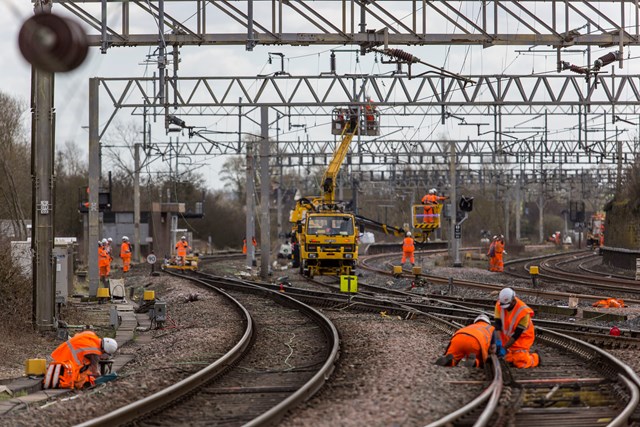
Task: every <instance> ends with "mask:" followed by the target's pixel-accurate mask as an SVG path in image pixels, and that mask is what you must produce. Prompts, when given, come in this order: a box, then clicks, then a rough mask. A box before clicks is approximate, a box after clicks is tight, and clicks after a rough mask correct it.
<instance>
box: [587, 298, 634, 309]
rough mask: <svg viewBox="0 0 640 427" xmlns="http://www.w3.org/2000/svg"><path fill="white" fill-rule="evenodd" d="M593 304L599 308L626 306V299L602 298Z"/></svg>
mask: <svg viewBox="0 0 640 427" xmlns="http://www.w3.org/2000/svg"><path fill="white" fill-rule="evenodd" d="M591 306H592V307H598V308H623V307H626V305H624V300H622V299H620V298H607V299H601V300H600V301H597V302H594V303H593V304H592V305H591Z"/></svg>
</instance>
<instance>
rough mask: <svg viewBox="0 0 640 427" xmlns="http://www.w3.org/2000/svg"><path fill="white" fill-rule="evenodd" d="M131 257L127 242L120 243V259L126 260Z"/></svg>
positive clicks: (129, 246)
mask: <svg viewBox="0 0 640 427" xmlns="http://www.w3.org/2000/svg"><path fill="white" fill-rule="evenodd" d="M130 256H131V245H130V244H129V242H122V245H120V258H126V257H130Z"/></svg>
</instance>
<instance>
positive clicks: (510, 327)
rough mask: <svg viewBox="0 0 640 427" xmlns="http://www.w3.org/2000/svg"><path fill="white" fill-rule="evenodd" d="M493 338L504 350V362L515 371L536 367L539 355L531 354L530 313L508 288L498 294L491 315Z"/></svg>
mask: <svg viewBox="0 0 640 427" xmlns="http://www.w3.org/2000/svg"><path fill="white" fill-rule="evenodd" d="M494 317H495V321H494V326H495V334H496V335H497V336H496V339H500V341H501V342H502V344H503V345H504V349H505V350H506V355H505V356H504V360H505V361H507V362H508V363H511V364H512V365H513V366H515V367H516V368H535V367H536V366H539V365H540V354H539V353H531V346H532V345H533V342H534V341H535V338H536V334H535V328H534V326H533V320H532V317H533V310H532V309H531V308H529V306H527V304H525V303H524V302H523V301H522V300H521V299H520V298H517V297H516V293H515V291H514V290H513V289H511V288H504V289H502V290H501V291H500V294H499V295H498V301H497V302H496V306H495V312H494Z"/></svg>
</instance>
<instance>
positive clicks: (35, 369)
mask: <svg viewBox="0 0 640 427" xmlns="http://www.w3.org/2000/svg"><path fill="white" fill-rule="evenodd" d="M46 372H47V361H46V360H45V359H27V360H26V361H25V362H24V374H25V375H44V374H45V373H46Z"/></svg>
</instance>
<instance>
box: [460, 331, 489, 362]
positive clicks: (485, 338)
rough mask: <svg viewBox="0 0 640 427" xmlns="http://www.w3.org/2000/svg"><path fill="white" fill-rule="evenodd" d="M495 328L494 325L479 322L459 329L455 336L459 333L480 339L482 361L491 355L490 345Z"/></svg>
mask: <svg viewBox="0 0 640 427" xmlns="http://www.w3.org/2000/svg"><path fill="white" fill-rule="evenodd" d="M494 330H495V328H494V327H493V326H491V325H489V324H487V323H485V322H477V323H473V324H471V325H469V326H465V327H464V328H461V329H458V330H457V331H456V333H455V334H453V336H454V337H455V336H456V335H458V334H463V335H469V336H471V337H473V338H475V339H476V340H477V341H478V344H480V349H481V350H482V361H483V362H484V361H485V360H487V357H488V355H489V347H490V346H491V337H492V335H493V331H494Z"/></svg>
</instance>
